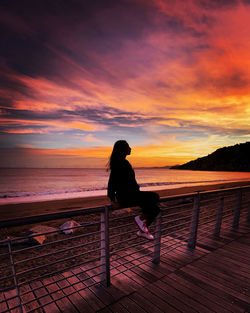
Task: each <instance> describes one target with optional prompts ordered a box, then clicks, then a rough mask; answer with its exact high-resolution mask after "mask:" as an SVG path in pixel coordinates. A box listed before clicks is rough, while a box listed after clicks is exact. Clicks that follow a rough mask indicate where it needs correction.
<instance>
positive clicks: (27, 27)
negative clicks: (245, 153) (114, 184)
mask: <svg viewBox="0 0 250 313" xmlns="http://www.w3.org/2000/svg"><path fill="white" fill-rule="evenodd" d="M0 36H1V37H0V38H1V40H0V51H1V54H0V147H1V148H0V153H1V156H0V162H1V165H0V166H2V167H8V166H10V167H23V166H24V167H103V166H105V164H106V162H107V159H108V156H109V154H110V153H111V149H112V146H113V143H114V142H115V141H116V140H118V139H125V140H127V141H128V143H129V144H130V146H131V147H132V155H131V156H130V157H129V160H130V161H131V163H132V165H133V166H164V165H174V164H181V163H185V162H187V161H190V160H192V159H194V158H197V157H201V156H205V155H207V154H209V153H211V152H213V151H214V150H215V149H217V148H219V147H223V146H229V145H234V144H236V143H242V142H246V141H249V140H250V1H249V0H176V1H173V0H113V1H111V0H99V1H96V0H91V1H90V0H84V1H83V0H67V1H66V0H53V1H52V0H49V1H47V0H41V1H26V0H23V1H20V0H1V2H0Z"/></svg>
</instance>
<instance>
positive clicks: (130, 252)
mask: <svg viewBox="0 0 250 313" xmlns="http://www.w3.org/2000/svg"><path fill="white" fill-rule="evenodd" d="M160 208H161V213H160V214H159V215H158V217H157V219H156V222H155V223H154V225H153V226H152V227H151V228H150V230H151V232H152V233H153V234H154V240H153V241H147V242H146V241H145V239H142V238H137V237H136V236H135V232H136V231H135V226H134V217H135V216H136V215H137V214H138V212H139V208H127V209H126V208H125V209H122V210H113V209H112V207H110V206H101V207H95V208H88V209H77V210H71V211H67V212H60V213H52V214H45V215H37V216H32V217H25V218H17V219H12V220H4V221H0V230H1V231H2V233H5V234H6V233H7V234H8V235H9V237H8V238H7V239H4V240H1V241H0V312H2V313H4V312H10V311H12V310H13V311H15V310H19V311H20V312H24V311H25V312H44V308H50V307H51V308H52V309H53V306H54V307H56V306H57V305H58V303H59V301H60V300H61V299H63V298H65V297H69V296H70V295H73V294H75V293H78V294H79V293H81V292H84V290H86V289H87V288H91V287H93V286H95V285H99V284H104V285H105V286H109V285H110V284H111V283H112V278H114V277H116V276H119V275H121V274H123V273H125V272H126V271H128V270H134V269H135V268H142V267H145V266H150V263H151V262H153V263H154V264H158V263H159V262H160V259H161V257H164V255H166V254H168V253H170V252H171V251H178V250H181V249H182V248H183V246H188V248H190V249H194V248H195V247H196V245H197V244H198V245H201V246H203V247H204V246H206V247H207V248H208V249H209V244H208V241H207V240H208V239H216V238H219V237H220V236H222V235H223V236H228V233H229V232H230V231H237V229H238V228H239V226H240V222H243V223H244V222H247V223H250V186H246V187H241V188H230V189H223V190H213V191H207V192H195V193H190V194H184V195H178V196H169V197H165V198H161V199H160ZM66 217H67V218H72V217H74V218H76V219H77V222H78V223H79V224H78V225H77V226H75V227H70V228H69V230H71V231H72V234H70V235H65V234H64V233H62V231H61V230H60V229H59V228H58V227H57V228H56V229H54V230H51V231H47V232H43V233H38V234H30V235H27V234H25V230H24V229H23V227H26V226H27V225H34V224H35V223H41V222H43V223H49V224H51V223H53V226H55V223H57V224H60V223H62V222H63V221H65V218H66ZM245 224H246V223H245ZM50 226H51V225H50ZM13 233H14V234H15V235H19V236H18V237H15V238H13V237H10V235H11V234H13ZM41 236H46V240H45V242H44V243H43V244H41V245H34V239H35V238H37V237H40V238H41ZM43 239H44V238H43ZM69 286H70V291H69Z"/></svg>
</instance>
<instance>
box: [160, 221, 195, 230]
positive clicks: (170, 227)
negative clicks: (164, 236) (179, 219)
mask: <svg viewBox="0 0 250 313" xmlns="http://www.w3.org/2000/svg"><path fill="white" fill-rule="evenodd" d="M166 224H167V222H165V223H164V224H162V225H166ZM186 224H190V220H189V221H188V222H185V223H181V224H178V225H173V226H169V227H168V228H167V229H172V228H175V227H177V226H178V227H180V226H183V225H186Z"/></svg>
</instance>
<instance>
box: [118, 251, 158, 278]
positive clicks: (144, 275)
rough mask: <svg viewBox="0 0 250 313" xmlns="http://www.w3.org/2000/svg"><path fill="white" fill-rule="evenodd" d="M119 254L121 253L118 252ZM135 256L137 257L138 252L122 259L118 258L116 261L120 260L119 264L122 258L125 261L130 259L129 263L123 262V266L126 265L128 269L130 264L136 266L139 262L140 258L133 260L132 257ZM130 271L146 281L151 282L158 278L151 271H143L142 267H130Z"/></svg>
mask: <svg viewBox="0 0 250 313" xmlns="http://www.w3.org/2000/svg"><path fill="white" fill-rule="evenodd" d="M119 255H121V254H119ZM121 256H122V255H121ZM137 257H139V255H138V254H134V257H131V256H126V257H124V258H123V259H120V260H118V262H121V264H122V262H123V260H124V261H125V262H127V261H130V262H131V263H126V264H125V267H127V268H128V269H129V268H130V267H131V266H135V265H137V266H138V264H140V261H141V259H140V260H137V261H136V260H135V261H134V258H137ZM130 264H131V265H130ZM131 272H133V273H134V274H135V275H136V276H140V277H141V278H143V279H144V280H146V282H152V281H156V280H157V279H158V277H157V276H155V275H153V274H152V273H150V272H149V271H145V270H144V269H142V268H139V267H133V268H132V269H131ZM130 277H131V276H130Z"/></svg>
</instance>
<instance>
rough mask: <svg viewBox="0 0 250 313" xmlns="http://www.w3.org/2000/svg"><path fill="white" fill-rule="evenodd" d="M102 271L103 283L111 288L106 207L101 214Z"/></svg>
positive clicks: (107, 209)
mask: <svg viewBox="0 0 250 313" xmlns="http://www.w3.org/2000/svg"><path fill="white" fill-rule="evenodd" d="M101 271H102V281H104V284H105V286H106V287H108V286H110V258H109V208H108V206H106V207H105V209H104V212H102V213H101Z"/></svg>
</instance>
